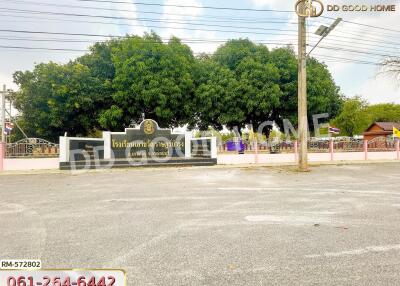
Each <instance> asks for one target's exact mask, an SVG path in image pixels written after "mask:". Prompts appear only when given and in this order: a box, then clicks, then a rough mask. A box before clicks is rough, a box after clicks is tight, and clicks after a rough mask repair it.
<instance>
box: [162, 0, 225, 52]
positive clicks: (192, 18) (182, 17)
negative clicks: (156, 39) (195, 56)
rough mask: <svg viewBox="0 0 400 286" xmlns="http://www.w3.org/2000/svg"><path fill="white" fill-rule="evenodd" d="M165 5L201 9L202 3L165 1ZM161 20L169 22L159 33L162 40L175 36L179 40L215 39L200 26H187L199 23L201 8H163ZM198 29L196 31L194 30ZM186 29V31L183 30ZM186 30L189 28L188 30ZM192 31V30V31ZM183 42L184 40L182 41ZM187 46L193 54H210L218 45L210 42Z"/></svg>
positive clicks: (212, 33)
mask: <svg viewBox="0 0 400 286" xmlns="http://www.w3.org/2000/svg"><path fill="white" fill-rule="evenodd" d="M164 4H166V5H185V6H199V7H202V6H203V5H202V3H201V2H200V1H197V0H186V1H185V2H184V4H183V3H182V1H179V0H165V1H164ZM163 13H164V14H163V16H162V20H163V21H166V22H169V23H165V24H164V25H165V26H166V28H164V29H163V30H162V32H161V36H162V37H163V38H169V37H171V36H176V37H178V38H181V39H207V40H213V39H215V38H216V33H215V32H212V31H204V30H202V26H197V25H189V24H188V23H191V22H192V23H199V19H198V16H200V15H202V14H203V13H204V9H201V8H189V7H175V6H164V9H163ZM196 27H198V29H196ZM185 28H186V30H185ZM187 28H190V30H188V29H187ZM192 29H193V30H192ZM183 42H185V40H183ZM188 44H189V46H190V47H191V48H192V50H193V51H194V52H195V53H198V52H205V53H211V52H213V51H214V50H215V49H216V48H217V47H218V45H219V44H218V43H212V42H206V41H203V42H198V43H193V42H190V43H188Z"/></svg>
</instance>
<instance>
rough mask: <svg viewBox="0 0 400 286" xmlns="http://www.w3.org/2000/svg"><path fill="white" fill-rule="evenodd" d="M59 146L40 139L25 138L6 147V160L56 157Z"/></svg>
mask: <svg viewBox="0 0 400 286" xmlns="http://www.w3.org/2000/svg"><path fill="white" fill-rule="evenodd" d="M58 156H59V145H58V144H55V143H52V142H49V141H47V140H44V139H40V138H26V139H22V140H20V141H17V142H15V143H8V144H7V146H6V158H43V157H48V158H51V157H58Z"/></svg>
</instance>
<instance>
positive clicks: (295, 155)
mask: <svg viewBox="0 0 400 286" xmlns="http://www.w3.org/2000/svg"><path fill="white" fill-rule="evenodd" d="M298 146H299V145H298V141H297V140H296V141H294V162H295V163H297V161H298V160H299V147H298Z"/></svg>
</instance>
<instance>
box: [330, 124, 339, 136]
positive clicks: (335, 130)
mask: <svg viewBox="0 0 400 286" xmlns="http://www.w3.org/2000/svg"><path fill="white" fill-rule="evenodd" d="M328 131H329V133H332V134H339V133H340V129H339V128H336V127H330V126H329V129H328Z"/></svg>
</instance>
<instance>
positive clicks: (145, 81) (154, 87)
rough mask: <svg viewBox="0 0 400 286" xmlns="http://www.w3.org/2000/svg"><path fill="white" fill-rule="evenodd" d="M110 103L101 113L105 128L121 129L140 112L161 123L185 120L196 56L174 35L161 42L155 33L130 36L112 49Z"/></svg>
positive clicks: (141, 114) (182, 121) (167, 123)
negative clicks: (112, 69) (112, 66)
mask: <svg viewBox="0 0 400 286" xmlns="http://www.w3.org/2000/svg"><path fill="white" fill-rule="evenodd" d="M112 61H113V63H114V67H115V77H114V80H113V88H114V93H113V96H112V97H113V103H112V105H111V106H110V108H109V109H108V110H106V111H104V112H103V113H102V115H101V118H100V122H101V124H102V126H103V127H104V128H108V129H121V128H123V127H126V126H127V125H129V124H130V123H132V122H135V123H138V122H140V121H141V120H142V118H143V115H144V116H145V117H146V118H151V119H154V120H156V121H157V122H158V123H159V124H160V126H163V127H172V126H178V125H181V124H184V123H186V121H187V118H188V116H189V112H190V103H191V100H192V97H193V94H194V83H193V79H192V69H193V67H194V63H195V58H194V56H193V53H192V51H191V50H190V48H189V47H188V46H186V45H184V44H182V43H181V42H180V40H179V39H177V38H171V40H170V41H169V42H168V43H166V44H165V43H163V42H162V40H161V38H160V37H159V36H157V35H156V34H154V33H152V34H146V35H145V36H143V37H139V36H133V37H127V38H125V39H123V40H121V41H120V42H119V43H118V45H117V46H116V47H115V48H113V54H112Z"/></svg>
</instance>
